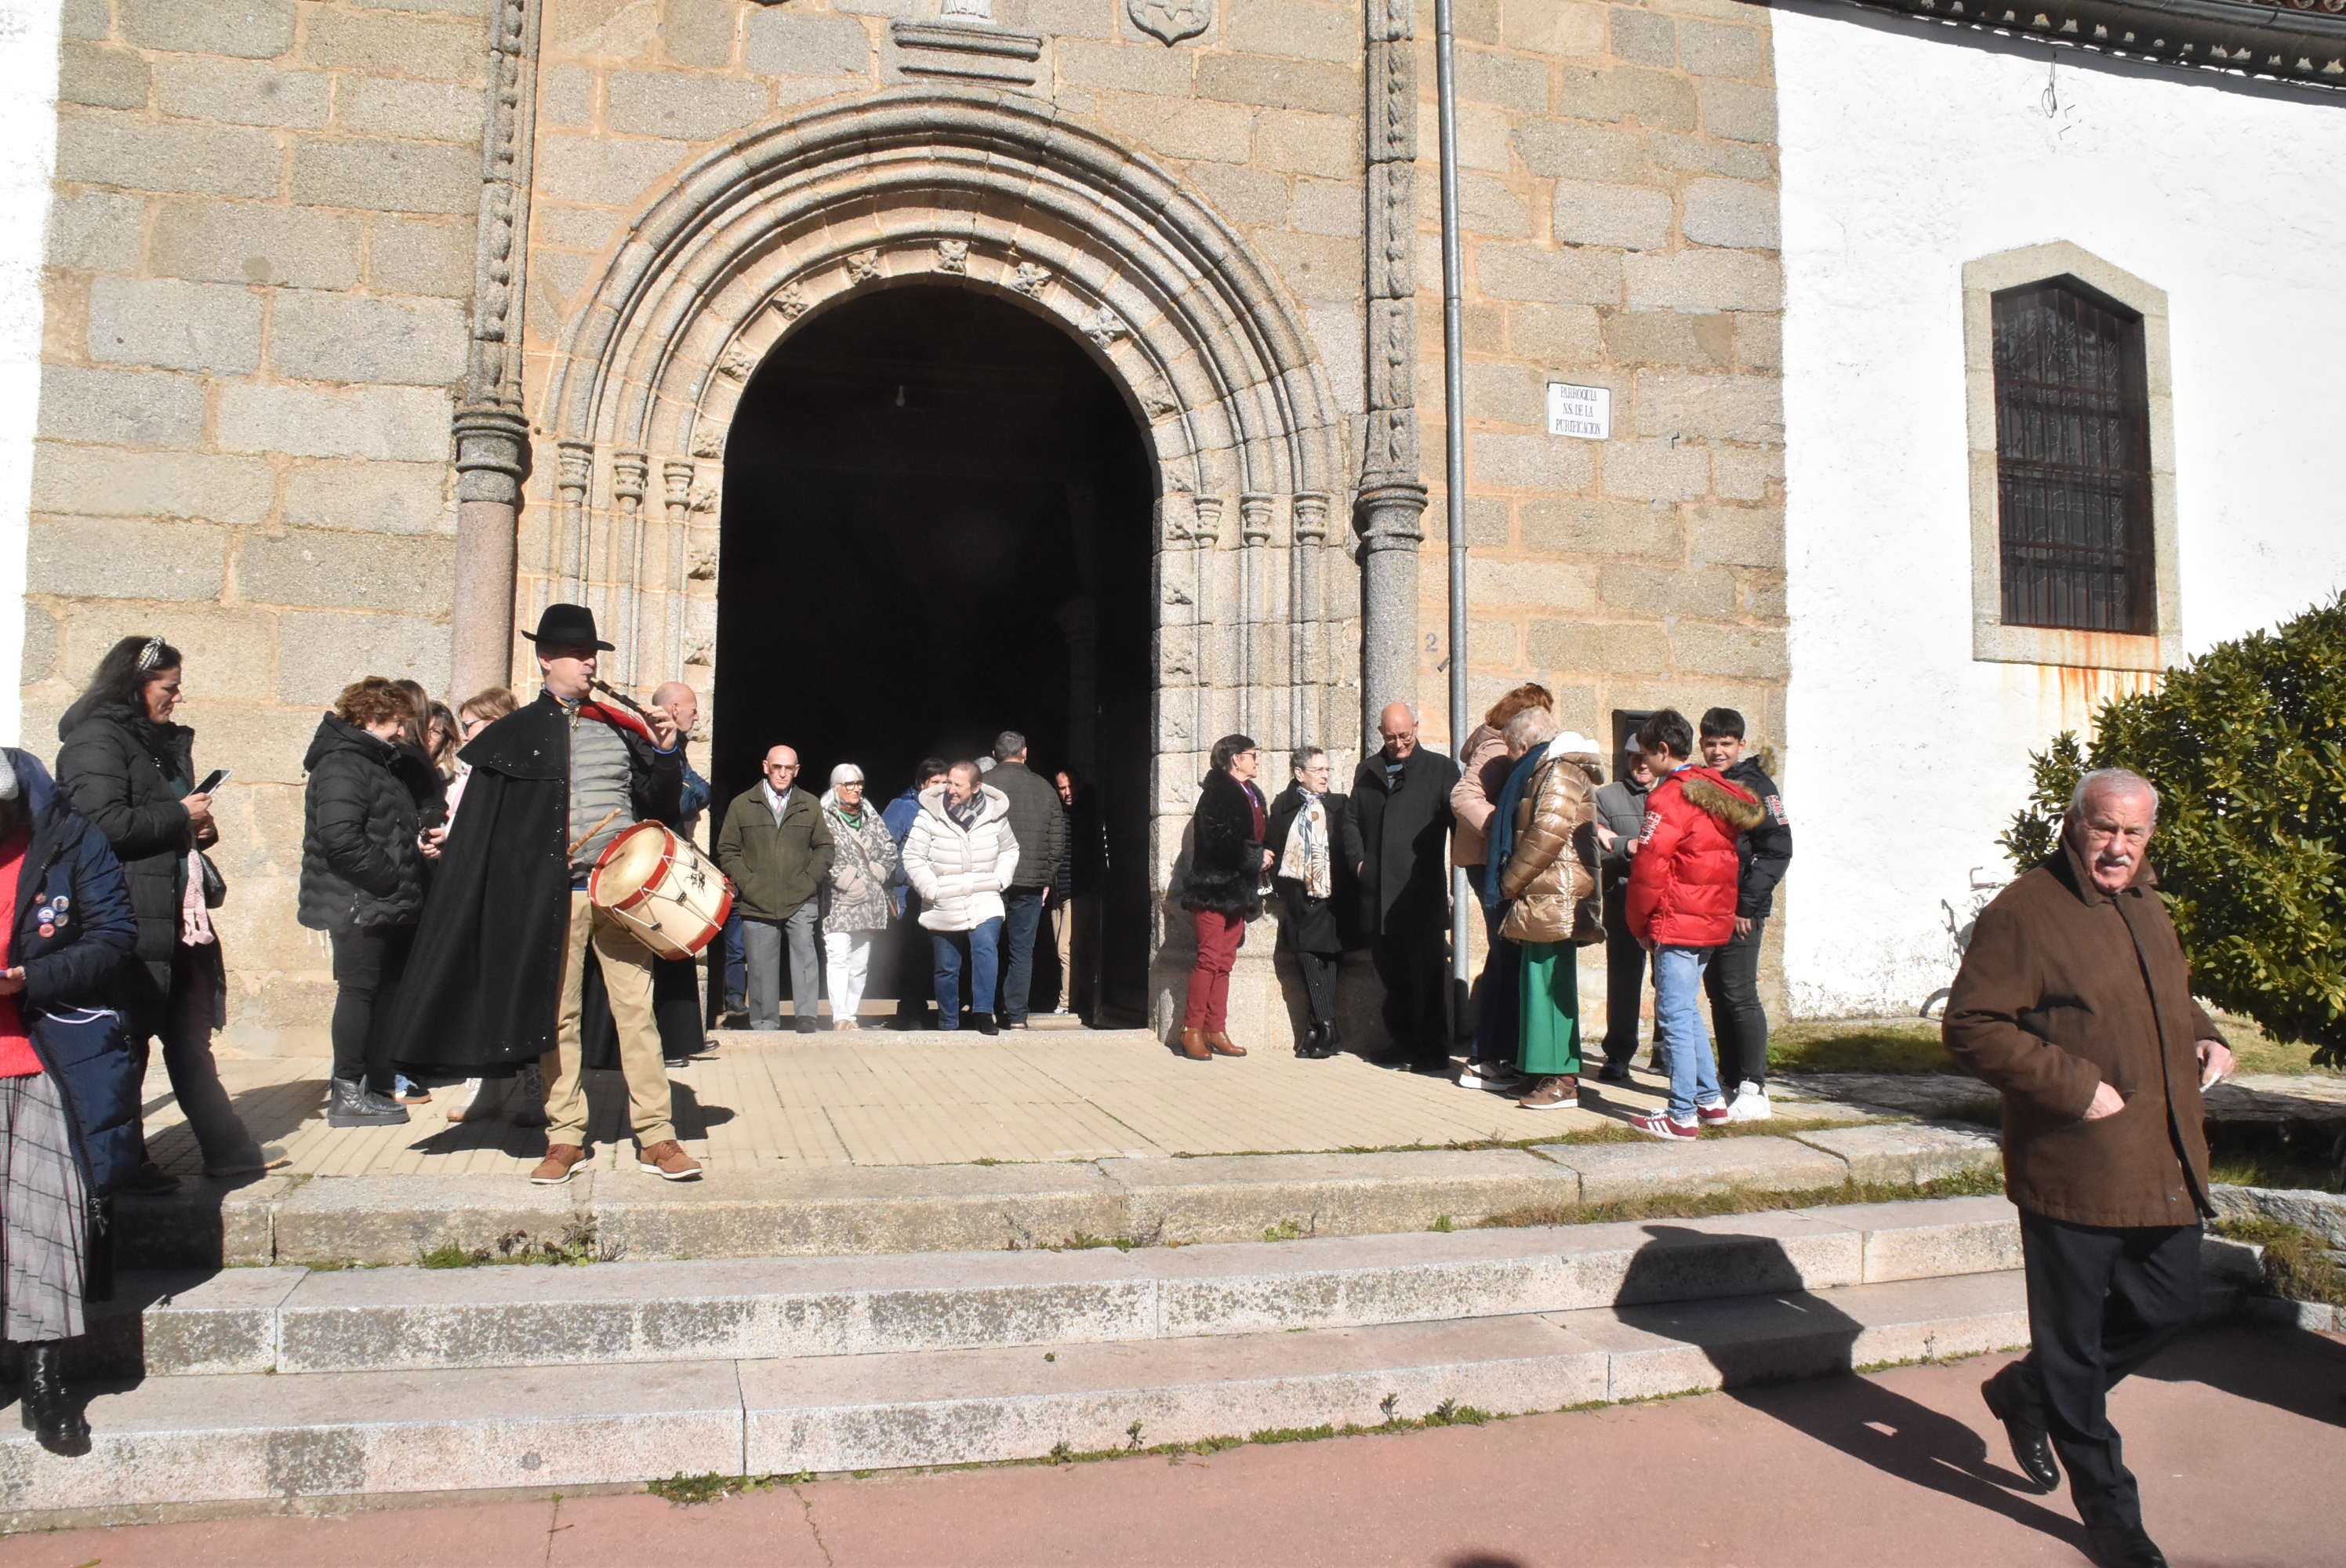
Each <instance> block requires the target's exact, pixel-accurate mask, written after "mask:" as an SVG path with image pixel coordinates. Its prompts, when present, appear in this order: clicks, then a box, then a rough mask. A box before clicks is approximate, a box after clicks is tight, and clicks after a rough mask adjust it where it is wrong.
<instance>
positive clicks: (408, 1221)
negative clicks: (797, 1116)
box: [117, 1124, 1999, 1268]
mask: <svg viewBox="0 0 2346 1568" xmlns="http://www.w3.org/2000/svg"><path fill="white" fill-rule="evenodd" d="M1998 1159H1999V1155H1998V1151H1997V1147H1996V1141H1995V1138H1994V1135H1992V1134H1988V1133H1984V1132H1983V1131H1981V1130H1980V1129H1978V1128H1975V1127H1964V1126H1938V1125H1929V1124H1891V1125H1859V1126H1844V1127H1835V1128H1830V1129H1824V1130H1820V1131H1813V1132H1807V1133H1802V1134H1799V1135H1791V1136H1764V1135H1762V1136H1745V1137H1731V1138H1730V1137H1713V1138H1707V1139H1704V1140H1702V1141H1701V1142H1699V1143H1695V1144H1684V1145H1682V1144H1665V1143H1659V1142H1637V1143H1626V1144H1604V1143H1598V1144H1551V1145H1540V1146H1539V1147H1537V1148H1535V1149H1530V1150H1525V1149H1512V1148H1510V1149H1472V1150H1470V1149H1457V1150H1451V1149H1443V1150H1422V1151H1396V1152H1387V1153H1367V1154H1261V1155H1218V1156H1206V1157H1201V1158H1196V1159H1102V1160H1080V1161H1068V1162H1065V1163H1057V1164H1035V1165H1004V1166H977V1165H959V1166H877V1167H873V1166H822V1167H815V1168H810V1169H795V1170H786V1169H780V1168H769V1169H762V1170H758V1169H732V1168H721V1169H713V1170H712V1171H711V1172H710V1174H709V1176H708V1177H707V1178H706V1179H704V1180H702V1181H699V1182H695V1183H688V1184H678V1185H671V1184H668V1183H664V1182H660V1181H658V1180H657V1179H654V1178H652V1177H648V1176H641V1175H638V1174H637V1173H636V1172H634V1171H633V1170H618V1171H614V1170H600V1171H594V1172H590V1173H586V1174H582V1175H580V1176H577V1177H576V1178H574V1179H573V1180H572V1182H571V1183H570V1184H569V1185H568V1186H559V1187H534V1186H528V1185H527V1184H525V1183H524V1182H521V1181H518V1180H511V1179H505V1178H499V1177H490V1176H321V1177H316V1178H306V1179H305V1178H296V1177H288V1176H268V1177H262V1178H260V1179H258V1180H251V1181H248V1182H246V1183H244V1184H243V1185H241V1186H227V1185H225V1184H219V1183H210V1182H200V1183H191V1184H189V1186H188V1187H187V1188H186V1189H185V1190H184V1191H182V1192H180V1193H178V1194H175V1195H173V1196H170V1197H168V1198H158V1199H145V1198H129V1197H126V1198H122V1199H119V1200H117V1216H118V1225H117V1240H118V1247H119V1250H118V1255H119V1256H120V1257H122V1258H123V1259H124V1261H125V1263H126V1264H127V1265H128V1266H133V1267H147V1268H213V1267H218V1266H219V1265H221V1264H224V1263H225V1264H233V1265H268V1264H304V1265H331V1266H348V1265H387V1264H411V1263H413V1262H414V1261H416V1259H417V1258H418V1257H420V1256H421V1255H423V1254H424V1253H427V1252H430V1251H432V1250H433V1249H435V1248H438V1247H451V1246H453V1247H460V1248H464V1249H467V1250H479V1249H493V1248H495V1247H497V1246H498V1245H499V1244H500V1243H501V1242H505V1241H507V1240H509V1239H511V1238H515V1237H519V1238H522V1240H523V1241H524V1242H525V1243H529V1244H536V1245H550V1244H558V1243H561V1242H563V1241H565V1240H570V1241H573V1242H579V1241H583V1240H586V1238H589V1237H591V1246H592V1247H594V1248H596V1249H597V1250H598V1251H600V1252H602V1253H604V1254H606V1255H612V1256H617V1257H625V1258H628V1259H650V1258H663V1257H690V1258H731V1257H841V1256H851V1255H870V1254H893V1253H913V1252H975V1251H997V1250H1004V1249H1008V1248H1013V1247H1051V1246H1059V1245H1063V1244H1066V1243H1068V1242H1072V1241H1079V1240H1081V1239H1083V1238H1086V1237H1103V1238H1110V1239H1118V1238H1121V1239H1129V1240H1132V1241H1136V1242H1139V1243H1144V1244H1159V1243H1168V1242H1180V1243H1212V1242H1233V1241H1253V1240H1257V1239H1260V1237H1263V1236H1264V1234H1265V1233H1266V1232H1268V1233H1270V1234H1273V1235H1280V1236H1307V1237H1328V1236H1369V1235H1380V1234H1388V1233H1398V1232H1407V1231H1422V1230H1424V1229H1426V1228H1427V1227H1430V1226H1432V1225H1434V1224H1436V1223H1438V1222H1439V1221H1440V1220H1441V1219H1442V1218H1443V1217H1445V1216H1446V1217H1449V1219H1450V1220H1451V1221H1452V1222H1453V1223H1454V1224H1457V1225H1461V1226H1465V1225H1472V1224H1474V1222H1476V1221H1478V1220H1480V1219H1483V1218H1484V1217H1488V1216H1491V1215H1494V1214H1501V1213H1505V1212H1507V1211H1509V1210H1515V1209H1524V1208H1545V1209H1551V1210H1569V1209H1571V1208H1573V1207H1576V1206H1585V1205H1592V1204H1607V1203H1620V1202H1634V1201H1637V1200H1639V1199H1642V1198H1647V1197H1651V1196H1657V1195H1663V1194H1669V1195H1679V1196H1684V1195H1689V1194H1696V1193H1706V1192H1719V1191H1725V1190H1728V1189H1730V1188H1741V1189H1745V1190H1749V1191H1752V1192H1758V1193H1768V1194H1800V1193H1821V1192H1828V1191H1831V1190H1832V1189H1834V1188H1838V1187H1840V1186H1843V1185H1844V1184H1845V1183H1848V1182H1850V1181H1866V1182H1924V1181H1932V1180H1937V1179H1940V1178H1942V1177H1945V1176H1953V1175H1956V1174H1959V1173H1962V1172H1966V1171H1977V1170H1994V1169H1995V1168H1996V1166H1997V1162H1998Z"/></svg>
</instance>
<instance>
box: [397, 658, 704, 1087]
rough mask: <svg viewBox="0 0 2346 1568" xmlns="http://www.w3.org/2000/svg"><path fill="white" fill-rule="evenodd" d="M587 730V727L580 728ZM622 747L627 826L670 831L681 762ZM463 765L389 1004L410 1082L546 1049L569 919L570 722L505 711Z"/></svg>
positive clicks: (547, 701) (553, 710) (677, 754)
mask: <svg viewBox="0 0 2346 1568" xmlns="http://www.w3.org/2000/svg"><path fill="white" fill-rule="evenodd" d="M588 722H593V721H592V720H589V721H588ZM621 734H622V735H623V736H624V738H626V740H627V758H628V763H629V768H628V773H629V786H630V793H631V795H632V797H633V804H634V807H635V814H636V820H637V821H658V822H667V823H670V824H673V823H674V822H675V820H676V818H677V813H678V801H679V798H680V796H681V794H682V792H683V788H684V766H683V753H682V751H681V750H680V749H679V750H678V751H671V752H666V753H663V752H660V751H658V750H657V749H655V748H653V746H652V745H651V743H650V742H649V741H648V740H645V739H644V738H642V737H640V736H637V735H633V734H629V733H627V732H626V731H622V732H621ZM461 755H462V756H463V758H464V761H466V762H467V763H470V764H471V765H472V768H473V775H472V778H471V779H470V780H469V781H468V782H467V783H466V784H465V786H464V805H463V808H462V809H460V810H459V811H458V812H457V813H456V821H455V825H454V827H453V828H451V829H450V830H449V833H448V841H447V843H446V845H445V846H444V848H443V849H442V850H441V854H440V860H439V863H438V865H437V867H436V868H435V870H434V871H433V877H432V891H431V893H430V895H429V896H428V897H427V898H426V899H425V901H424V904H423V920H422V921H421V922H420V923H419V925H418V927H417V930H416V933H415V947H414V951H413V953H412V954H411V955H410V957H409V959H408V963H407V972H406V973H405V974H404V975H403V977H402V978H401V981H400V985H399V991H398V994H397V996H396V998H395V999H394V1001H393V1007H392V1017H391V1023H390V1026H389V1027H390V1030H391V1057H392V1060H393V1061H394V1062H397V1063H398V1064H401V1065H402V1066H403V1068H405V1069H406V1070H407V1071H408V1072H409V1073H410V1074H416V1075H422V1074H427V1073H429V1074H454V1075H457V1076H469V1075H473V1074H481V1073H483V1072H484V1071H486V1072H487V1073H491V1074H495V1073H497V1072H500V1071H503V1070H507V1069H510V1068H512V1067H515V1066H517V1065H519V1064H522V1063H525V1062H530V1061H534V1060H535V1059H536V1058H537V1057H539V1056H542V1055H544V1054H546V1052H548V1051H550V1050H552V1049H553V1048H554V1041H555V1031H556V1013H557V1012H558V1010H559V1005H560V1001H561V994H562V950H563V942H564V939H565V937H566V934H567V932H568V930H569V923H570V845H569V834H570V717H569V715H568V714H567V713H566V712H565V711H564V709H563V707H562V705H561V704H560V703H559V702H556V700H555V699H554V697H552V696H551V695H549V694H547V693H546V692H542V691H541V692H540V693H539V694H538V697H537V700H536V701H535V702H533V703H530V704H528V705H527V706H526V707H524V708H519V709H517V710H516V711H515V712H513V713H510V714H507V715H506V716H505V718H500V719H498V720H497V721H496V722H495V723H494V724H492V725H490V726H489V727H488V728H485V729H484V730H482V731H481V733H480V734H479V735H477V736H475V737H474V738H473V740H472V743H471V744H470V745H468V746H466V747H465V748H464V751H463V752H462V754H461Z"/></svg>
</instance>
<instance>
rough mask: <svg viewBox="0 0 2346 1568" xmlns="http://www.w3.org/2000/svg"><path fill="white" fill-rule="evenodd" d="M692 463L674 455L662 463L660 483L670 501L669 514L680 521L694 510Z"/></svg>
mask: <svg viewBox="0 0 2346 1568" xmlns="http://www.w3.org/2000/svg"><path fill="white" fill-rule="evenodd" d="M692 473H693V469H692V464H691V463H687V462H685V461H684V460H683V459H682V458H678V457H672V458H670V459H668V461H667V462H666V463H661V464H660V484H661V486H662V487H663V489H664V491H665V494H666V497H667V501H668V515H669V516H670V517H673V518H674V519H676V521H678V523H681V522H683V521H684V520H685V517H686V515H687V514H688V513H690V512H691V510H692Z"/></svg>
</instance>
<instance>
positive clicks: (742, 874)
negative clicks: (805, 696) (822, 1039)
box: [717, 746, 836, 1034]
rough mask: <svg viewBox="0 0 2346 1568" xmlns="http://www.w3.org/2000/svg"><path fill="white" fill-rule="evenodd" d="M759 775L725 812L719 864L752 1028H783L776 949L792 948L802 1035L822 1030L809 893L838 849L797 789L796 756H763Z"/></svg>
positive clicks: (813, 905) (816, 904)
mask: <svg viewBox="0 0 2346 1568" xmlns="http://www.w3.org/2000/svg"><path fill="white" fill-rule="evenodd" d="M764 771H765V777H764V778H763V779H760V780H759V781H758V783H757V784H755V785H754V786H752V787H751V788H750V789H744V790H743V791H741V793H740V794H739V795H736V796H735V797H734V798H733V803H732V804H731V805H729V806H728V807H726V808H725V826H724V827H723V828H722V829H721V830H719V832H718V835H717V864H718V867H719V870H721V871H724V873H725V874H726V875H727V876H729V877H730V878H732V879H733V888H734V891H735V892H736V894H737V895H738V897H737V898H736V900H735V907H736V908H738V909H739V911H741V942H742V947H743V950H744V956H745V958H746V959H747V960H748V964H749V971H750V1028H752V1029H780V1027H781V1026H782V947H783V944H784V942H788V943H789V946H790V1013H791V1016H792V1018H793V1020H794V1021H795V1022H796V1023H797V1025H798V1032H799V1033H801V1034H812V1033H816V1032H817V1031H818V1030H820V1029H821V1027H822V1021H821V1016H820V1015H819V1009H820V1008H821V1005H822V933H821V931H820V930H818V929H817V922H818V919H819V917H820V915H821V901H819V900H818V899H817V898H816V897H815V895H816V894H817V893H819V892H821V891H822V884H823V882H824V881H825V880H826V879H827V878H828V877H829V876H830V875H831V856H832V854H833V853H834V852H835V851H836V846H835V845H834V844H833V843H832V841H831V823H830V821H829V820H828V819H827V818H826V817H825V816H824V815H823V810H822V808H821V805H819V804H818V803H817V802H816V800H815V798H814V797H813V796H812V795H810V794H808V793H807V792H806V791H805V790H803V789H800V788H799V787H798V776H799V754H798V753H797V752H796V751H794V750H792V749H791V748H789V747H787V746H775V747H770V748H768V749H767V752H766V761H765V765H764Z"/></svg>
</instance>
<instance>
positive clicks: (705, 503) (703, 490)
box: [687, 484, 722, 513]
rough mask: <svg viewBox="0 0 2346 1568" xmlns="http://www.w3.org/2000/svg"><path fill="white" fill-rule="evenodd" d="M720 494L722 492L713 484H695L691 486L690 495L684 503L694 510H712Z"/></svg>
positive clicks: (714, 509)
mask: <svg viewBox="0 0 2346 1568" xmlns="http://www.w3.org/2000/svg"><path fill="white" fill-rule="evenodd" d="M721 495H722V492H720V491H719V489H718V488H717V486H715V485H714V484H696V485H694V486H693V487H692V497H691V499H690V500H689V501H688V503H687V505H688V507H689V508H690V509H691V510H692V511H694V512H701V513H707V512H714V511H716V510H717V503H718V501H719V499H720V497H721Z"/></svg>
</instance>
